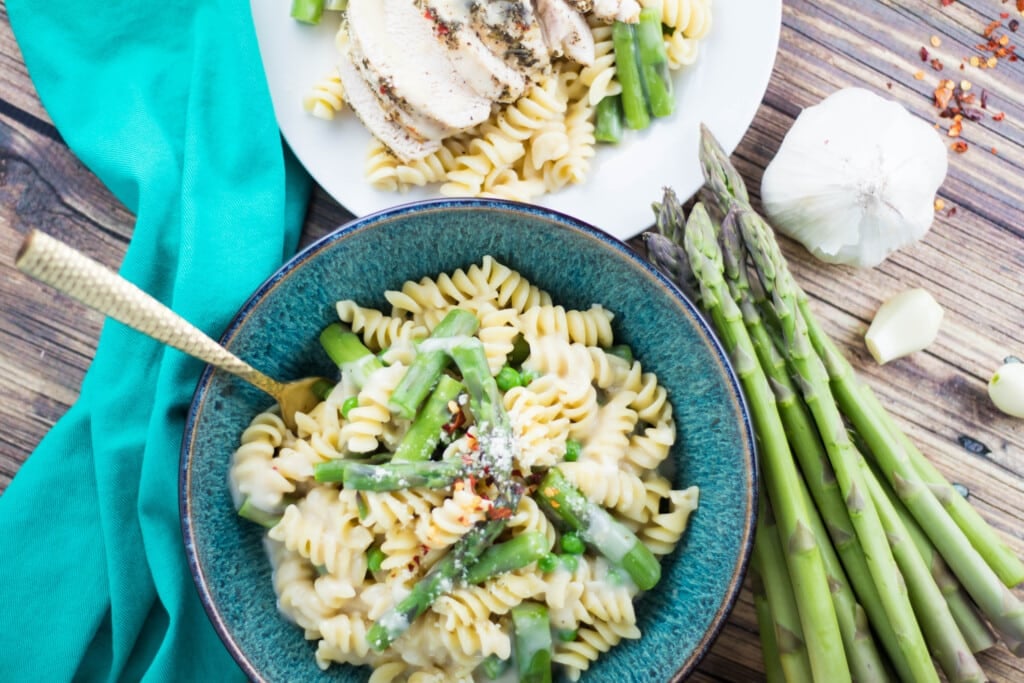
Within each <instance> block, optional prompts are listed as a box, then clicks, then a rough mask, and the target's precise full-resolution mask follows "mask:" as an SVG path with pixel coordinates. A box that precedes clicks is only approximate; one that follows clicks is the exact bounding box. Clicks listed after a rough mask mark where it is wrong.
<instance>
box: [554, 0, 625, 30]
mask: <svg viewBox="0 0 1024 683" xmlns="http://www.w3.org/2000/svg"><path fill="white" fill-rule="evenodd" d="M568 1H569V2H570V3H571V4H572V5H574V6H575V7H576V9H577V10H579V11H580V12H585V13H588V14H591V15H593V17H594V18H595V19H600V20H602V21H606V22H608V23H611V22H613V21H624V22H626V23H627V24H633V23H636V22H637V21H639V20H640V3H638V2H637V0H568Z"/></svg>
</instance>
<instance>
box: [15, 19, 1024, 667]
mask: <svg viewBox="0 0 1024 683" xmlns="http://www.w3.org/2000/svg"><path fill="white" fill-rule="evenodd" d="M750 1H751V2H756V1H758V0H750ZM1017 1H1018V0H1011V1H1009V2H1007V1H1006V0H959V1H955V2H952V3H949V4H948V5H947V3H946V2H944V1H943V0H817V1H816V2H811V1H809V0H784V6H783V18H782V21H783V26H782V37H781V43H780V47H779V52H778V56H777V59H776V62H775V68H774V73H773V75H772V80H771V83H770V85H769V87H768V91H767V93H766V95H765V97H764V100H763V103H762V105H761V107H760V109H759V111H758V113H757V116H756V118H755V119H754V122H753V124H752V126H751V128H750V130H749V131H748V132H747V134H746V136H745V137H744V139H743V141H742V142H741V144H740V146H739V148H738V149H737V151H736V153H735V155H734V159H735V161H736V162H737V165H738V167H739V168H740V170H741V172H742V173H743V174H744V175H745V177H746V179H747V181H748V183H749V185H750V187H751V189H752V190H754V191H755V193H756V188H757V187H758V186H759V183H760V178H761V173H762V171H763V170H764V168H765V166H766V164H767V163H768V162H769V160H770V159H771V157H772V155H773V154H774V153H775V151H776V150H777V149H778V147H779V144H780V142H781V140H782V137H783V135H784V134H785V132H786V131H787V130H788V128H789V127H790V125H791V124H792V122H793V120H794V118H795V117H796V116H797V114H799V112H800V110H801V108H802V107H805V106H808V105H811V104H814V103H816V102H817V101H819V100H820V99H821V98H823V97H825V96H826V95H828V94H829V93H831V92H832V91H834V90H835V89H837V88H839V87H844V86H862V87H866V88H868V89H871V90H874V91H876V92H878V93H881V94H883V95H885V96H888V97H891V98H892V99H896V100H899V101H900V102H902V103H903V104H905V105H906V106H907V108H909V109H910V110H911V111H912V112H914V113H915V114H917V115H919V116H920V117H921V118H923V119H924V120H926V121H929V122H934V123H935V124H936V125H937V126H938V127H939V128H940V129H941V130H942V132H943V134H944V135H945V134H946V131H947V130H948V128H949V126H950V124H951V123H952V121H951V120H950V119H946V118H941V117H940V116H939V115H938V114H939V110H938V109H937V108H936V106H935V103H934V99H933V92H934V90H935V88H936V86H937V85H938V83H939V81H940V80H941V79H947V78H948V79H953V80H954V82H956V83H957V84H960V83H961V81H967V82H969V83H970V84H971V87H970V90H969V92H972V93H975V94H976V96H977V98H978V99H977V100H976V104H975V107H977V106H978V105H977V102H980V98H981V94H982V93H985V94H986V99H987V109H980V108H978V111H979V113H980V114H981V117H980V120H977V121H971V120H965V121H964V122H963V128H962V134H961V136H960V137H959V138H953V137H945V138H944V139H945V140H946V141H947V142H948V143H949V144H950V145H951V150H950V153H949V172H948V176H947V178H946V180H945V182H944V184H943V185H942V187H941V189H940V198H941V200H942V202H944V204H945V206H944V208H943V209H942V210H940V211H939V212H938V214H937V216H936V220H935V223H934V224H933V226H932V229H931V231H930V232H929V233H928V234H927V235H926V237H925V238H924V239H923V240H922V241H921V242H919V243H917V244H915V245H913V246H911V247H910V248H907V249H904V250H902V251H900V252H898V253H897V254H895V255H893V256H892V257H890V258H889V259H888V260H887V261H885V262H884V263H883V264H882V265H880V266H879V267H877V268H874V269H870V270H855V269H851V268H845V267H837V266H828V265H825V264H822V263H820V262H817V261H815V260H813V259H812V258H811V257H810V256H809V255H808V254H807V252H805V251H804V250H803V249H802V248H800V247H799V246H797V245H795V244H793V243H791V242H784V247H785V249H786V252H787V255H788V256H789V257H790V260H791V264H792V267H793V269H794V270H795V272H796V275H797V278H798V279H799V281H800V282H801V283H802V284H803V286H804V288H805V289H806V290H807V291H808V293H809V294H810V295H811V297H812V303H813V305H814V308H815V310H816V311H817V313H818V314H819V315H820V317H821V319H822V320H823V322H824V324H825V326H826V328H827V330H828V331H829V333H830V334H832V336H833V337H834V338H835V339H836V341H837V342H839V343H840V344H841V346H842V347H843V348H844V349H845V351H846V352H847V355H848V357H849V358H851V360H852V361H853V363H854V365H855V366H856V367H857V368H859V370H860V372H861V375H862V376H863V377H864V378H865V379H866V381H867V382H868V383H869V384H870V385H871V386H872V387H873V388H874V389H875V391H876V392H877V393H878V394H879V396H880V398H881V400H882V401H883V402H884V403H885V404H886V406H888V408H889V409H890V410H891V411H892V412H893V414H894V415H896V417H897V419H898V421H899V423H900V424H901V425H902V426H903V427H904V428H905V429H906V430H907V431H908V433H909V434H910V435H911V437H912V438H913V439H914V440H915V441H916V442H917V443H918V444H919V446H921V448H922V450H923V451H924V452H925V453H926V454H928V456H929V457H930V458H931V459H932V460H933V462H934V463H935V464H936V465H937V466H938V467H939V469H940V470H942V471H943V472H944V473H945V474H946V475H947V476H948V477H949V478H950V479H951V480H953V481H955V482H959V483H962V484H963V485H965V486H966V487H967V488H968V489H969V491H970V498H971V500H972V501H973V502H974V504H975V505H976V507H977V508H978V509H979V510H980V512H981V514H982V515H983V516H984V517H985V518H986V519H988V520H989V521H990V522H991V523H992V524H993V525H994V526H995V527H996V528H997V529H998V530H1000V531H1001V532H1002V533H1003V535H1004V536H1005V538H1006V539H1007V540H1008V542H1009V543H1010V545H1011V546H1012V547H1013V548H1014V550H1015V551H1016V552H1017V553H1018V554H1019V555H1022V556H1024V420H1015V419H1013V418H1009V417H1006V416H1004V415H1002V414H1001V413H999V412H998V411H997V410H996V409H995V408H994V407H993V406H992V404H991V402H990V401H989V400H988V397H987V393H986V388H985V387H986V383H987V381H988V378H989V376H990V375H991V373H992V371H993V370H994V369H995V368H996V367H997V366H998V365H999V364H1000V362H1001V360H1002V359H1003V358H1004V357H1005V356H1007V355H1011V354H1015V355H1018V356H1021V357H1024V61H1020V62H1017V61H1014V60H1012V59H1011V58H1010V54H1011V53H1010V47H1011V46H1012V45H1014V43H1015V42H1017V41H1018V40H1021V41H1024V30H1021V32H1020V33H1017V32H1016V27H1017V24H1016V22H1015V20H1016V19H1020V20H1021V21H1022V23H1024V17H1022V16H1021V13H1020V11H1018V10H1017V8H1016V2H1017ZM992 22H997V23H998V25H995V26H992ZM1011 22H1013V23H1011ZM990 26H992V28H989V29H988V30H989V33H988V35H986V29H987V28H988V27H990ZM1004 35H1005V36H1007V39H1006V41H1005V42H1006V44H1005V46H1004V47H1005V48H1006V52H1007V54H1004V55H1003V56H1002V58H999V57H998V56H997V57H996V59H995V60H994V63H992V62H990V61H987V60H989V58H990V57H992V56H993V52H992V50H990V49H989V48H988V43H989V41H990V40H995V41H996V45H997V46H998V40H999V37H1000V36H1004ZM922 48H924V49H925V50H926V52H927V55H925V53H922ZM972 57H978V58H979V59H978V60H972V59H971V58H972ZM744 58H745V57H744V55H743V54H737V55H735V59H744ZM933 59H934V60H938V61H936V62H934V63H933V62H932V60H933ZM975 64H977V65H975ZM983 67H989V68H983ZM963 85H966V84H963ZM1002 113H1005V117H1001V116H999V114H1002ZM1000 119H1001V120H1000ZM957 141H962V142H964V143H966V144H967V149H966V151H963V152H957V151H954V150H953V149H952V145H953V144H954V143H955V142H957ZM0 146H2V156H0V425H2V429H0V492H2V491H3V490H4V489H5V488H6V486H7V484H8V482H9V481H10V479H11V478H12V477H13V476H14V475H15V473H16V472H17V470H18V467H19V466H20V465H21V463H22V462H23V461H24V460H25V458H27V457H29V454H30V453H31V452H32V450H33V448H34V447H35V446H36V444H37V443H38V442H39V440H40V439H41V438H42V436H43V435H44V434H45V433H46V431H47V430H48V429H49V428H50V427H51V426H52V425H53V423H54V422H55V421H56V420H57V419H58V418H60V416H61V415H62V414H63V413H64V412H65V411H66V410H67V408H68V407H69V406H70V405H71V403H72V402H73V401H74V400H75V398H76V396H77V392H78V388H79V385H80V382H81V380H82V376H83V374H84V373H85V371H86V369H87V367H88V365H89V362H90V360H91V358H92V355H93V352H94V350H95V345H96V339H97V336H98V334H99V330H100V325H101V323H102V318H101V316H99V315H98V314H96V313H93V312H91V311H90V310H86V309H84V308H83V307H81V306H79V305H77V304H75V303H73V302H71V301H70V300H67V299H65V298H63V297H61V296H59V295H57V296H55V295H54V294H52V293H51V292H50V291H48V290H46V289H44V288H42V287H40V286H38V285H36V284H35V283H34V282H30V281H28V280H27V279H26V278H25V277H24V276H22V275H21V274H20V273H18V272H17V271H16V270H15V269H14V267H13V260H14V254H15V251H16V250H17V248H18V245H19V244H20V243H21V240H22V236H23V235H24V234H25V233H26V232H27V231H29V230H30V229H33V228H39V229H41V230H43V231H46V232H48V233H50V234H52V235H54V236H56V237H58V238H61V239H63V240H65V241H67V242H69V243H70V244H72V245H74V246H76V247H78V248H79V249H81V250H83V251H85V252H86V253H88V254H90V255H92V256H93V257H95V258H97V259H98V260H100V261H102V262H104V263H106V264H109V265H111V266H113V267H116V266H117V265H118V264H119V263H120V261H121V258H122V257H123V255H124V252H125V249H126V247H127V243H128V240H129V239H130V237H131V231H132V225H133V216H132V215H130V213H129V212H128V211H127V210H126V209H125V208H124V207H123V206H122V205H121V204H120V203H119V202H118V201H117V200H116V199H114V198H113V197H112V196H111V194H110V193H109V192H108V191H107V190H106V189H105V188H104V187H103V186H102V185H101V184H100V183H99V182H98V181H97V179H96V178H95V177H94V176H93V175H92V174H91V173H90V172H89V171H88V170H87V169H86V168H84V167H83V166H82V164H81V163H80V162H79V161H78V160H77V159H76V158H75V156H74V155H73V154H72V153H71V152H70V151H69V150H68V148H67V147H66V146H65V145H64V143H63V142H62V140H61V136H60V134H59V132H58V131H57V130H56V129H55V128H54V126H53V124H52V123H51V121H50V119H49V117H48V116H47V114H46V111H45V110H44V109H43V107H42V105H41V104H40V102H39V100H38V98H37V96H36V93H35V90H34V88H33V86H32V83H31V81H30V79H29V77H28V74H27V73H26V70H25V67H24V64H23V62H22V59H21V54H20V51H19V49H18V46H17V44H16V42H15V40H14V37H13V35H12V33H11V29H10V25H9V22H8V20H7V12H6V6H5V5H4V4H3V3H2V2H0ZM666 182H670V179H666ZM651 199H653V198H652V197H647V198H637V199H636V201H644V202H647V201H650V200H651ZM349 217H350V214H349V213H348V212H347V211H346V210H345V209H344V208H342V207H341V206H339V205H338V204H337V203H336V202H335V201H334V200H332V199H331V198H329V197H328V196H327V195H326V194H325V193H323V192H322V191H320V190H319V189H317V190H316V192H315V195H314V197H313V200H312V203H311V205H310V209H309V215H308V218H307V222H306V229H305V232H304V236H303V243H304V244H306V243H308V242H309V241H311V240H314V239H316V238H317V237H319V236H321V235H323V234H325V232H327V231H329V230H330V229H332V228H333V227H335V226H337V225H339V224H340V223H342V222H344V221H345V220H347V219H348V218H349ZM917 286H921V287H924V288H926V289H927V290H929V291H930V292H931V293H932V294H933V295H934V296H935V297H936V298H937V299H938V301H939V303H940V304H941V305H942V307H943V308H944V309H945V311H946V317H945V319H944V322H943V327H942V331H941V334H940V336H939V338H938V339H937V341H936V342H935V343H934V344H933V345H932V346H931V347H929V349H927V351H926V352H923V353H918V354H914V355H913V356H911V357H908V358H905V359H902V360H899V361H896V362H893V363H890V364H887V365H886V366H884V367H879V366H878V365H876V364H875V363H874V361H873V360H872V359H871V358H870V356H869V355H868V354H867V352H866V350H865V348H864V345H863V334H864V331H865V330H866V328H867V324H868V322H869V321H870V320H871V318H872V316H873V314H874V311H875V309H876V308H877V306H878V305H879V303H880V302H881V301H882V300H883V299H885V298H886V297H888V296H890V295H892V294H894V293H896V292H898V291H900V290H902V289H905V288H910V287H917ZM964 437H970V438H971V439H974V440H976V441H977V442H980V443H981V444H984V446H985V447H987V452H986V453H985V454H984V455H976V454H974V453H972V452H971V451H969V450H968V449H967V448H965V447H964V445H963V438H964ZM1018 594H1021V592H1020V591H1018ZM981 663H982V665H983V666H984V667H985V669H986V670H987V672H988V673H989V675H990V676H991V678H992V680H995V681H1022V680H1024V660H1018V659H1016V658H1014V657H1013V656H1011V655H1010V654H1008V652H1007V651H1006V650H1005V649H1002V648H1001V647H1000V648H997V649H994V650H992V651H989V652H987V653H984V654H982V655H981ZM761 677H762V664H761V659H760V648H759V645H758V639H757V631H756V625H755V619H754V612H753V607H752V602H751V598H750V593H749V592H748V591H744V593H743V594H742V596H741V598H740V600H739V602H738V603H737V605H736V608H735V610H734V612H733V615H732V617H731V619H730V620H729V622H728V624H727V626H726V627H725V629H724V630H723V632H722V634H721V636H720V637H719V639H718V640H717V642H716V644H715V646H714V648H713V649H712V651H711V652H710V653H709V654H708V655H707V657H706V658H705V659H704V661H703V662H702V664H701V667H700V670H699V672H698V673H697V674H696V675H695V676H694V680H698V681H710V680H717V681H750V680H758V679H760V678H761Z"/></svg>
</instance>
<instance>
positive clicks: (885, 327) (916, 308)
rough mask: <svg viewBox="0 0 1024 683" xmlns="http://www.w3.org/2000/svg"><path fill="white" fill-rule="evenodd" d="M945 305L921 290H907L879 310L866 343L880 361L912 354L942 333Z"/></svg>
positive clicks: (892, 298) (865, 339) (891, 298)
mask: <svg viewBox="0 0 1024 683" xmlns="http://www.w3.org/2000/svg"><path fill="white" fill-rule="evenodd" d="M942 315H943V310H942V306H940V305H939V302H937V301H936V300H935V298H934V297H933V296H932V295H931V294H929V293H928V292H926V291H925V290H923V289H921V288H916V289H908V290H905V291H903V292H900V293H899V294H897V295H895V296H893V297H890V298H889V299H886V301H885V303H883V304H882V305H881V306H879V307H878V311H877V312H876V313H875V317H874V319H872V321H871V325H870V326H869V327H868V331H867V334H865V335H864V343H865V344H867V347H868V351H870V352H871V355H872V356H873V357H874V359H875V360H876V361H877V362H878V364H879V365H884V364H886V363H888V362H889V361H891V360H896V359H897V358H902V357H903V356H907V355H910V354H911V353H914V352H915V351H921V350H923V349H925V348H927V347H928V345H930V344H931V343H932V342H933V341H935V337H937V336H938V334H939V326H940V324H941V323H942Z"/></svg>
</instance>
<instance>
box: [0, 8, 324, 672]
mask: <svg viewBox="0 0 1024 683" xmlns="http://www.w3.org/2000/svg"><path fill="white" fill-rule="evenodd" d="M7 11H8V15H9V18H10V21H11V26H12V28H13V30H14V34H15V37H16V39H17V41H18V44H19V46H20V48H21V50H22V53H23V55H24V58H25V63H26V65H27V66H28V69H29V74H30V76H31V77H32V80H33V83H34V84H35V86H36V89H37V91H38V93H39V96H40V99H41V100H42V103H43V105H44V106H45V107H46V110H47V112H48V113H49V114H50V116H51V118H52V119H53V121H54V124H55V125H56V127H57V129H58V131H59V132H60V133H61V135H62V136H63V138H64V140H65V141H66V142H67V144H68V146H69V147H70V148H71V150H72V151H73V152H74V153H75V154H76V155H77V156H78V157H79V158H80V159H81V160H82V162H83V163H85V164H86V166H87V167H88V168H89V169H90V170H92V171H93V172H94V173H95V174H96V175H97V177H98V178H99V179H100V180H102V181H103V182H104V183H105V184H106V185H107V187H108V188H110V190H111V191H112V192H113V193H114V194H115V195H116V196H117V198H118V199H119V200H120V201H121V202H123V203H124V205H125V206H126V207H127V208H128V209H129V211H131V212H132V213H133V214H134V215H135V216H136V224H135V226H134V228H133V234H132V238H131V242H130V244H129V248H128V251H127V254H126V256H125V258H124V261H123V263H122V264H121V267H120V271H121V273H122V274H123V275H124V276H125V277H127V278H128V279H129V280H131V281H133V282H135V283H136V284H137V285H139V286H140V287H141V288H142V289H144V290H146V291H147V292H149V293H150V294H152V295H154V296H156V297H157V298H158V299H160V300H161V301H163V302H164V303H166V304H167V305H168V306H170V307H171V308H172V309H174V310H175V311H177V312H178V313H180V314H182V315H183V316H184V317H185V318H186V319H188V320H190V321H191V322H192V323H194V324H195V325H197V326H198V327H200V328H201V329H203V330H204V331H205V332H207V333H208V334H210V335H211V336H214V337H217V336H219V335H220V334H221V332H222V331H223V330H224V329H225V327H226V326H227V324H228V323H229V321H230V318H231V316H232V315H233V313H234V312H235V311H236V310H237V309H238V308H239V306H240V305H241V304H242V303H243V301H244V300H245V298H246V297H247V296H248V295H249V293H251V292H252V291H253V290H254V289H255V287H256V286H257V285H258V284H259V283H260V282H262V281H263V280H264V279H265V278H266V277H267V276H269V275H270V274H271V273H272V272H273V271H274V270H276V269H277V268H278V267H279V266H280V265H281V263H282V262H283V260H284V259H286V258H287V257H289V256H290V255H292V254H293V253H294V251H295V249H296V246H297V244H298V239H299V235H300V232H301V227H302V219H303V217H304V213H305V208H306V204H307V200H308V191H309V187H310V181H309V178H308V176H307V175H306V173H305V171H303V170H302V169H301V167H300V166H299V165H298V163H297V162H296V161H295V159H294V158H293V157H292V156H291V155H290V154H289V152H288V151H287V149H286V148H285V146H284V145H283V143H282V140H281V137H280V133H279V131H278V129H277V124H276V121H275V119H274V114H273V107H272V102H271V99H270V94H269V92H268V91H267V86H266V80H265V78H264V74H263V70H262V66H261V62H260V55H259V50H258V45H257V41H256V36H255V33H254V30H253V26H252V20H251V17H250V14H249V4H248V2H243V1H237V0H236V1H232V0H213V1H203V2H184V1H182V0H170V1H168V2H163V3H148V4H133V5H125V4H123V3H106V4H103V3H101V4H98V5H97V4H90V3H80V2H78V3H74V2H67V1H66V0H56V1H55V2H50V3H46V4H45V5H39V4H38V3H30V2H28V1H27V0H9V1H8V2H7ZM201 370H202V364H201V363H200V362H199V361H196V360H194V359H192V358H189V357H187V356H186V355H184V354H182V353H180V352H178V351H175V350H173V349H168V348H166V347H163V346H162V345H160V344H158V343H156V342H153V341H151V340H149V339H148V338H146V337H144V336H142V335H140V334H138V333H136V332H134V331H132V330H129V329H127V328H126V327H124V326H122V325H120V324H119V323H115V322H110V321H108V322H107V323H106V324H105V325H104V328H103V331H102V333H101V336H100V340H99V345H98V348H97V351H96V355H95V358H94V360H93V362H92V364H91V366H90V368H89V370H88V372H87V374H86V377H85V380H84V381H83V383H82V388H81V393H80V397H79V399H78V400H77V401H76V403H75V405H74V406H72V407H71V409H70V410H69V411H68V413H67V414H66V415H65V416H64V417H63V418H62V419H61V420H60V421H59V422H58V423H57V424H56V425H55V426H54V428H53V429H52V430H51V431H50V433H49V434H48V435H47V436H46V437H45V438H44V439H43V441H42V442H41V443H40V444H39V446H38V447H37V449H36V451H35V452H34V453H33V454H32V455H31V456H30V457H29V459H28V460H27V461H26V463H25V464H24V465H23V466H22V468H21V470H20V471H19V472H18V474H17V476H16V477H15V478H14V480H13V481H12V483H11V485H10V486H9V487H8V489H7V490H6V491H5V492H4V494H3V495H2V496H0V555H2V556H3V557H4V558H5V559H4V561H3V562H2V563H0V604H3V605H4V609H3V610H2V611H0V642H3V643H4V648H3V652H2V654H0V671H2V672H3V673H2V675H0V677H2V678H4V679H5V680H17V681H22V680H25V681H28V680H45V681H62V680H72V679H77V680H87V681H93V680H110V681H114V680H148V681H182V680H187V681H207V680H209V681H213V680H216V681H230V680H235V679H241V678H242V674H241V672H240V670H239V669H238V667H237V666H236V665H235V664H234V662H233V660H231V658H230V656H229V655H228V654H227V651H226V650H225V649H224V647H223V645H222V644H221V642H220V640H219V638H218V637H217V635H216V633H215V632H214V630H213V628H212V626H211V625H210V623H209V620H208V619H207V617H206V614H205V612H204V610H203V608H202V606H201V604H200V602H199V599H198V596H197V592H196V590H195V586H194V584H193V582H192V578H191V576H190V574H189V570H188V566H187V563H186V560H185V554H184V547H183V544H182V538H181V529H180V524H179V516H178V499H177V489H178V466H179V449H180V445H181V438H182V431H183V429H184V419H185V415H186V412H187V409H188V405H189V402H190V400H191V397H192V393H193V391H194V389H195V386H196V383H197V381H198V379H199V375H200V372H201Z"/></svg>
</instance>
